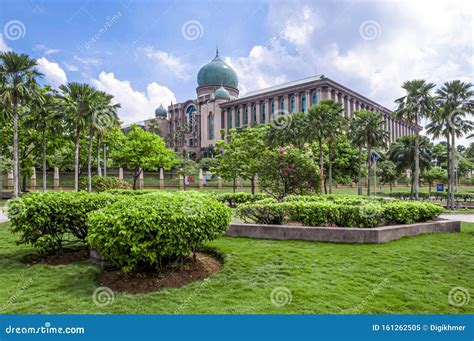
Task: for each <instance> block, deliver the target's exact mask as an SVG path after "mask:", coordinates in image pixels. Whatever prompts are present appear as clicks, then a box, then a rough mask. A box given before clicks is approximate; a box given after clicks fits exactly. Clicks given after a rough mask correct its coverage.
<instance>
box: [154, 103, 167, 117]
mask: <svg viewBox="0 0 474 341" xmlns="http://www.w3.org/2000/svg"><path fill="white" fill-rule="evenodd" d="M155 117H164V118H166V117H168V112H167V111H166V109H165V108H164V107H163V104H160V106H159V107H158V108H156V110H155Z"/></svg>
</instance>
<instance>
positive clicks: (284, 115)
mask: <svg viewBox="0 0 474 341" xmlns="http://www.w3.org/2000/svg"><path fill="white" fill-rule="evenodd" d="M291 123H292V117H291V115H290V114H289V113H288V112H287V111H286V110H281V111H280V112H279V113H278V115H277V116H275V118H274V119H273V120H271V122H270V125H271V127H272V128H274V129H278V130H283V129H286V128H290V126H291Z"/></svg>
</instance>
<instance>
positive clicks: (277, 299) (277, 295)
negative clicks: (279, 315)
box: [270, 287, 293, 308]
mask: <svg viewBox="0 0 474 341" xmlns="http://www.w3.org/2000/svg"><path fill="white" fill-rule="evenodd" d="M292 298H293V297H292V295H291V290H290V289H288V288H285V287H276V288H275V289H273V290H272V293H271V294H270V301H271V302H272V304H273V305H274V306H275V307H279V308H280V307H283V306H285V305H287V304H290V303H291V300H292Z"/></svg>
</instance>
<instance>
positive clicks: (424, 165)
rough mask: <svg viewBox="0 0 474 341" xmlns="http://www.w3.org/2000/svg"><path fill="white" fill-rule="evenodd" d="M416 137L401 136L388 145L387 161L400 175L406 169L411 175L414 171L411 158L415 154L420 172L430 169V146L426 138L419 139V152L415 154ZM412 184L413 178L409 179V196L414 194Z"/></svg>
mask: <svg viewBox="0 0 474 341" xmlns="http://www.w3.org/2000/svg"><path fill="white" fill-rule="evenodd" d="M415 140H416V137H415V136H411V135H408V136H403V137H400V138H399V139H398V140H397V141H395V142H394V143H392V144H391V145H390V148H389V150H388V153H387V159H389V160H390V161H392V162H393V163H394V164H395V165H396V167H397V170H398V171H399V172H400V173H402V172H404V171H405V170H407V169H410V170H411V173H412V174H413V172H414V171H415V165H414V163H413V158H414V157H415V154H418V156H419V164H418V165H419V167H420V171H421V172H423V171H425V170H428V169H430V168H431V154H432V148H433V146H432V144H431V142H430V141H429V139H428V138H427V137H426V136H420V137H419V143H418V146H419V150H418V152H415V146H416V141H415ZM414 182H415V178H414V177H413V176H412V177H411V195H412V197H413V194H414Z"/></svg>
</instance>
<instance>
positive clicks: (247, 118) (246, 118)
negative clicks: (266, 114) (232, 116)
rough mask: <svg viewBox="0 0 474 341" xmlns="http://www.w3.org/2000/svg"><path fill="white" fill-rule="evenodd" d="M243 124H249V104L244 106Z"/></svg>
mask: <svg viewBox="0 0 474 341" xmlns="http://www.w3.org/2000/svg"><path fill="white" fill-rule="evenodd" d="M244 124H245V125H248V124H249V106H248V105H247V106H246V107H245V117H244Z"/></svg>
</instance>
